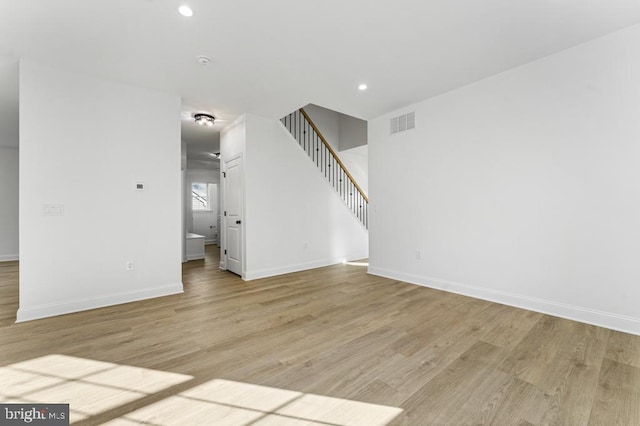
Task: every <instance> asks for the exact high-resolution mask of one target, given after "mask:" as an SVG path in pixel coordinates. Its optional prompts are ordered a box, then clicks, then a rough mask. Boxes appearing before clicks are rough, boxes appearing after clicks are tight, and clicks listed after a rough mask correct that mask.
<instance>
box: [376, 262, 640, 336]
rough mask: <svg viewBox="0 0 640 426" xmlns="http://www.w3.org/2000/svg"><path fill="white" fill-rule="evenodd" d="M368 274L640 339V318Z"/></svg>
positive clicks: (381, 272) (399, 275) (384, 272)
mask: <svg viewBox="0 0 640 426" xmlns="http://www.w3.org/2000/svg"><path fill="white" fill-rule="evenodd" d="M368 272H369V273H370V274H372V275H378V276H381V277H385V278H391V279H393V280H399V281H404V282H408V283H411V284H417V285H420V286H423V287H429V288H434V289H437V290H444V291H448V292H451V293H457V294H462V295H464V296H470V297H475V298H477V299H483V300H488V301H490V302H496V303H501V304H503V305H509V306H514V307H516V308H522V309H527V310H530V311H535V312H541V313H543V314H548V315H553V316H556V317H560V318H566V319H570V320H574V321H579V322H583V323H586V324H591V325H597V326H599V327H605V328H610V329H613V330H618V331H622V332H625V333H631V334H635V335H640V318H636V317H629V316H626V315H619V314H615V313H612V312H604V311H599V310H596V309H591V308H585V307H582V306H575V305H569V304H566V303H561V302H554V301H550V300H544V299H539V298H536V297H529V296H524V295H520V294H514V293H507V292H502V291H497V290H490V289H486V288H482V287H476V286H473V285H468V284H461V283H456V282H452V281H446V280H442V279H438V278H430V277H423V276H419V275H413V274H407V273H404V272H398V271H394V270H390V269H385V268H378V267H375V266H369V270H368Z"/></svg>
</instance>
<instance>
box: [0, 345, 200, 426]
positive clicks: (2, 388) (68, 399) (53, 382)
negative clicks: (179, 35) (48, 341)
mask: <svg viewBox="0 0 640 426" xmlns="http://www.w3.org/2000/svg"><path fill="white" fill-rule="evenodd" d="M191 379H192V377H191V376H187V375H183V374H176V373H168V372H164V371H158V370H150V369H146V368H139V367H131V366H122V365H118V364H112V363H108V362H102V361H95V360H90V359H84V358H76V357H71V356H67V355H47V356H44V357H40V358H35V359H31V360H28V361H24V362H20V363H15V364H12V365H9V366H6V367H1V368H0V398H1V399H2V400H3V402H7V403H9V402H11V403H38V404H46V403H68V404H69V408H70V413H69V415H70V421H71V422H72V423H73V422H77V421H80V420H83V419H86V418H88V417H91V416H93V415H96V414H99V413H102V412H104V411H107V410H109V409H112V408H116V407H119V406H121V405H123V404H126V403H129V402H131V401H135V400H136V399H140V398H142V397H145V396H147V395H150V394H153V393H155V392H158V391H160V390H163V389H166V388H169V387H171V386H174V385H177V384H179V383H183V382H185V381H187V380H191Z"/></svg>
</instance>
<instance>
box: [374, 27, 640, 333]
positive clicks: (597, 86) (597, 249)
mask: <svg viewBox="0 0 640 426" xmlns="http://www.w3.org/2000/svg"><path fill="white" fill-rule="evenodd" d="M638 45H640V26H635V27H632V28H629V29H627V30H624V31H621V32H618V33H614V34H612V35H610V36H607V37H604V38H601V39H597V40H595V41H592V42H589V43H586V44H584V45H581V46H578V47H575V48H572V49H569V50H566V51H563V52H560V53H558V54H555V55H553V56H549V57H547V58H544V59H542V60H539V61H536V62H533V63H530V64H528V65H525V66H522V67H519V68H516V69H513V70H511V71H508V72H505V73H502V74H499V75H496V76H494V77H491V78H488V79H486V80H483V81H480V82H478V83H475V84H472V85H470V86H466V87H463V88H461V89H459V90H456V91H453V92H450V93H447V94H444V95H442V96H439V97H436V98H433V99H430V100H427V101H424V102H422V103H419V104H416V105H412V106H408V107H407V108H403V109H401V110H398V111H394V112H392V113H390V114H388V115H385V116H383V117H380V118H378V119H375V120H372V121H370V122H369V150H370V172H371V173H370V186H371V202H372V209H371V217H370V238H371V254H370V265H371V266H370V272H372V273H374V274H379V275H384V276H388V277H393V278H396V279H402V280H405V281H409V282H413V283H418V284H422V285H426V286H431V287H436V288H442V289H445V290H449V291H453V292H459V293H464V294H468V295H472V296H476V297H480V298H486V299H489V300H494V301H498V302H502V303H506V304H510V305H515V306H522V307H525V308H529V309H532V310H537V311H541V312H547V313H551V314H554V315H558V316H562V317H567V318H573V319H577V320H579V321H584V322H588V323H593V324H598V325H602V326H605V327H610V328H614V329H620V330H624V331H628V332H632V333H636V334H640V311H639V310H638V301H639V300H640V286H639V285H638V283H639V282H640V266H639V265H640V263H639V262H638V254H639V253H640V221H639V220H638V218H640V189H639V188H640V186H639V185H638V182H640V167H638V159H639V158H640V144H639V143H638V141H639V140H640V120H639V119H638V117H640V84H639V82H640V77H639V76H640V50H639V49H638ZM408 111H415V112H416V125H417V128H416V129H415V130H411V131H407V132H405V133H400V134H397V135H394V136H389V124H388V123H389V119H390V118H391V117H392V116H396V115H398V114H401V113H404V112H408ZM394 171H395V172H394ZM416 251H420V257H421V259H416V257H417V256H416V255H417V254H418V253H416Z"/></svg>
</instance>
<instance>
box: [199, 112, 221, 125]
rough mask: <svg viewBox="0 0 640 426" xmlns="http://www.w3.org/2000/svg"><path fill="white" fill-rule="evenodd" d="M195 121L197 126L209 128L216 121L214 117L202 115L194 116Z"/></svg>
mask: <svg viewBox="0 0 640 426" xmlns="http://www.w3.org/2000/svg"><path fill="white" fill-rule="evenodd" d="M193 119H194V120H195V122H196V124H198V125H200V126H207V127H211V126H213V122H214V121H215V120H216V118H215V117H214V116H213V115H210V114H202V113H199V114H194V115H193Z"/></svg>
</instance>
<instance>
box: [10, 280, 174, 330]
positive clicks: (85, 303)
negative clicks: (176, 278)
mask: <svg viewBox="0 0 640 426" xmlns="http://www.w3.org/2000/svg"><path fill="white" fill-rule="evenodd" d="M183 292H184V290H183V287H182V283H177V284H171V285H167V286H163V287H156V288H149V289H144V290H137V291H130V292H124V293H115V294H109V295H105V296H99V297H92V298H87V299H78V300H65V301H62V302H56V303H49V304H46V305H38V306H28V307H20V308H19V309H18V314H17V319H16V322H24V321H31V320H35V319H40V318H47V317H53V316H57V315H64V314H71V313H74V312H80V311H86V310H89V309H97V308H104V307H107V306H113V305H120V304H122V303H130V302H137V301H139V300H145V299H152V298H155V297H162V296H169V295H172V294H179V293H183Z"/></svg>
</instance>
